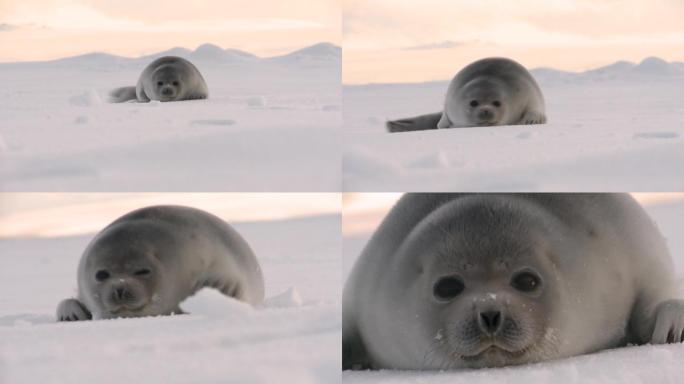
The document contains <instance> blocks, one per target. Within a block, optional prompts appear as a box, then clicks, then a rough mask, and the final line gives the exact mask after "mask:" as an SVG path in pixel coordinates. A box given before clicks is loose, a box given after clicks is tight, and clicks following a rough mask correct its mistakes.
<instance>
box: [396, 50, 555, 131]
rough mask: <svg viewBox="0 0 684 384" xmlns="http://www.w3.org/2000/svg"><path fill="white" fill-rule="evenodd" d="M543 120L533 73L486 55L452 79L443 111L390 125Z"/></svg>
mask: <svg viewBox="0 0 684 384" xmlns="http://www.w3.org/2000/svg"><path fill="white" fill-rule="evenodd" d="M435 121H436V122H437V124H434V123H435ZM543 123H546V114H545V106H544V97H543V96H542V92H541V89H540V88H539V86H538V85H537V82H536V81H535V80H534V78H533V77H532V75H530V73H529V72H528V71H527V70H526V69H525V67H523V66H522V65H520V64H518V63H516V62H515V61H513V60H510V59H506V58H487V59H482V60H478V61H476V62H474V63H472V64H469V65H468V66H466V67H465V68H463V69H462V70H461V71H460V72H458V73H457V74H456V76H455V77H454V78H453V79H452V80H451V82H450V83H449V87H448V89H447V93H446V96H445V100H444V109H443V110H442V112H440V113H433V114H427V115H422V116H417V117H413V118H408V119H402V120H397V121H389V122H388V123H387V128H388V130H389V131H390V132H400V131H414V130H423V129H436V128H463V127H478V126H491V125H517V124H543Z"/></svg>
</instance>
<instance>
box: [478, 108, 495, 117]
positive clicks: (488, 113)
mask: <svg viewBox="0 0 684 384" xmlns="http://www.w3.org/2000/svg"><path fill="white" fill-rule="evenodd" d="M477 117H478V118H479V119H480V120H490V119H491V118H492V117H494V113H493V112H492V111H491V110H490V109H489V108H482V109H480V111H478V113H477Z"/></svg>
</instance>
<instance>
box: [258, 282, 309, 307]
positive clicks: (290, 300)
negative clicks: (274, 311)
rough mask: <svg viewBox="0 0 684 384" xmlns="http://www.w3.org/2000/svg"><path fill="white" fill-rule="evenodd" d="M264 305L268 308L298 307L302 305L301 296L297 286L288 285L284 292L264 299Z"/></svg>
mask: <svg viewBox="0 0 684 384" xmlns="http://www.w3.org/2000/svg"><path fill="white" fill-rule="evenodd" d="M264 305H265V306H266V307H270V308H286V307H299V306H301V305H302V297H301V296H300V295H299V291H297V288H295V287H290V288H288V289H287V290H286V291H285V292H283V293H280V294H278V295H275V296H273V297H269V298H267V299H266V300H264Z"/></svg>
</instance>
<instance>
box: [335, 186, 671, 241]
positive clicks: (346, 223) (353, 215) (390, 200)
mask: <svg viewBox="0 0 684 384" xmlns="http://www.w3.org/2000/svg"><path fill="white" fill-rule="evenodd" d="M401 195H402V194H401V193H343V194H342V201H343V204H342V205H343V208H342V211H343V213H342V215H343V216H342V233H343V235H344V236H353V235H358V234H367V233H370V232H372V231H374V230H375V229H376V228H377V227H378V225H380V222H381V221H382V219H383V218H384V217H385V215H387V212H388V211H389V210H390V208H392V206H393V205H394V203H396V202H397V200H398V199H399V198H400V197H401ZM632 196H633V197H634V198H635V199H636V200H637V201H638V202H639V203H640V204H642V205H643V206H644V207H649V206H654V205H657V204H667V203H672V202H681V201H684V193H678V192H673V193H664V192H663V193H661V192H657V193H632Z"/></svg>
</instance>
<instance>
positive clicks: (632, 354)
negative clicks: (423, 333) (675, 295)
mask: <svg viewBox="0 0 684 384" xmlns="http://www.w3.org/2000/svg"><path fill="white" fill-rule="evenodd" d="M646 210H647V211H648V213H649V214H650V215H651V217H652V218H653V219H654V220H655V222H656V224H657V225H658V227H659V228H660V230H661V232H662V233H663V235H664V237H665V239H666V240H667V243H668V247H669V249H670V253H671V254H672V257H673V260H674V264H675V269H676V271H677V275H678V276H683V275H684V236H682V231H681V228H682V220H683V218H684V203H664V204H658V205H653V206H647V207H646ZM370 235H371V232H366V233H363V234H357V235H353V236H346V237H345V238H344V241H343V243H344V247H343V270H344V276H345V279H346V277H347V276H348V275H349V272H350V270H351V267H352V266H353V264H354V261H355V260H356V258H357V257H358V256H359V254H360V252H361V250H362V248H363V246H364V245H365V243H366V242H367V241H368V239H369V238H370ZM682 289H683V291H684V287H682ZM437 336H438V335H437ZM682 361H684V344H678V345H657V346H652V345H646V346H632V347H626V348H619V349H614V350H607V351H602V352H599V353H593V354H589V355H583V356H577V357H573V358H569V359H562V360H556V361H549V362H544V363H539V364H530V365H523V366H515V367H505V368H492V369H480V370H462V371H450V372H409V371H388V370H385V371H375V372H370V371H363V372H350V371H345V372H344V373H343V376H342V377H343V382H344V383H345V384H367V383H368V384H370V383H373V384H385V383H386V384H390V383H392V384H395V383H396V384H409V383H410V384H423V383H425V384H428V383H429V384H442V383H443V384H460V383H463V384H485V383H486V384H489V383H510V384H537V383H539V384H548V383H554V384H570V383H582V384H584V383H590V384H623V383H626V384H637V383H670V384H675V383H681V382H682V377H683V376H684V364H682Z"/></svg>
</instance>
